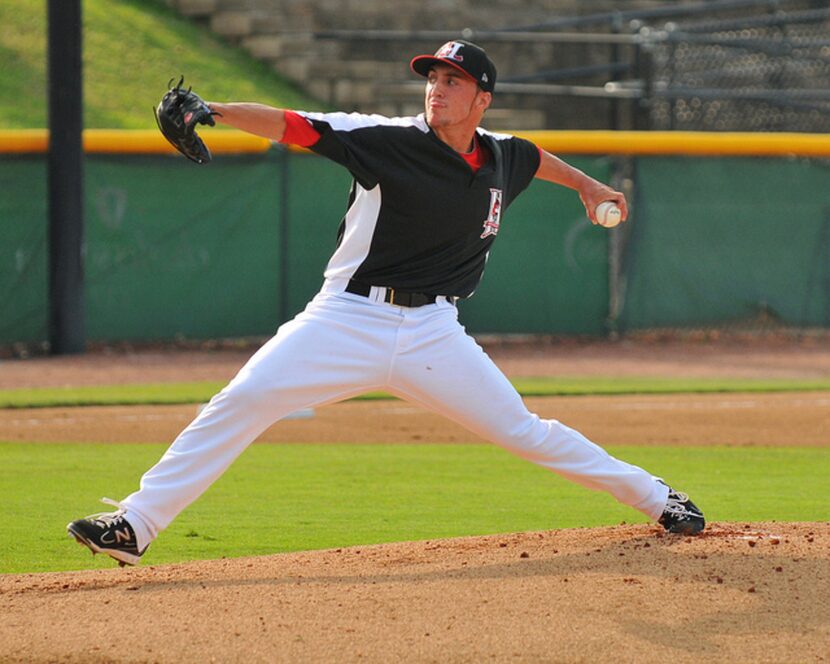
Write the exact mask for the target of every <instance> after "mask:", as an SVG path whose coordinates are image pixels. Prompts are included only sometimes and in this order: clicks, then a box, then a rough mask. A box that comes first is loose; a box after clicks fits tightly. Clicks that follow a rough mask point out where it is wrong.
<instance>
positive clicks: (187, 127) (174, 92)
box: [153, 76, 216, 164]
mask: <svg viewBox="0 0 830 664" xmlns="http://www.w3.org/2000/svg"><path fill="white" fill-rule="evenodd" d="M173 80H174V79H172V78H171V79H170V82H169V83H168V84H167V86H168V87H170V86H172V84H173ZM182 83H184V76H182V77H181V78H180V79H179V82H178V83H176V86H175V87H170V89H169V90H168V91H167V93H166V94H165V95H164V97H162V100H161V103H160V104H159V105H158V107H157V108H155V109H153V111H154V113H155V116H156V124H158V126H159V131H161V133H162V134H163V135H164V137H165V138H166V139H167V140H168V141H170V145H172V146H173V147H174V148H176V149H177V150H178V151H179V152H181V153H182V154H183V155H184V156H185V157H187V158H188V159H190V160H191V161H195V162H196V163H197V164H206V163H207V162H209V161H210V158H211V157H210V150H208V147H207V145H205V144H204V142H203V141H202V139H201V138H199V135H198V134H197V133H196V125H197V124H206V125H210V126H211V127H212V126H214V125H215V124H216V122H215V121H214V120H213V116H214V115H215V114H214V113H213V112H212V111H211V110H210V108H208V105H207V104H206V103H205V102H204V101H202V99H201V97H199V95H197V94H196V93H195V92H193V90H192V89H191V88H187V90H185V89H184V88H183V87H182Z"/></svg>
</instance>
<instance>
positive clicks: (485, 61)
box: [409, 39, 496, 92]
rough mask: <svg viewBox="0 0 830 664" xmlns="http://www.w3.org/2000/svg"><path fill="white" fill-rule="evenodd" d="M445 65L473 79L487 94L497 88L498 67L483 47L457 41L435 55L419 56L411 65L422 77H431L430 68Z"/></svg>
mask: <svg viewBox="0 0 830 664" xmlns="http://www.w3.org/2000/svg"><path fill="white" fill-rule="evenodd" d="M435 64H445V65H450V66H451V67H455V68H456V69H458V70H460V71H462V72H464V73H465V74H467V76H469V77H470V78H472V79H473V80H474V81H475V82H476V83H478V86H479V87H480V88H481V89H482V90H484V91H485V92H492V91H493V89H494V88H495V87H496V65H494V64H493V61H492V60H491V59H490V58H489V57H487V53H485V52H484V49H483V48H481V46H476V45H475V44H473V43H472V42H468V41H464V40H463V39H456V40H454V41H449V42H447V43H446V44H444V45H443V46H442V47H441V48H439V49H438V50H437V51H435V55H417V56H415V57H414V58H412V62H410V63H409V66H410V68H411V69H412V71H414V72H415V73H416V74H420V75H421V76H427V75H429V70H430V67H432V66H433V65H435Z"/></svg>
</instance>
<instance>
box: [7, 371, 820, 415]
mask: <svg viewBox="0 0 830 664" xmlns="http://www.w3.org/2000/svg"><path fill="white" fill-rule="evenodd" d="M514 384H515V386H516V389H517V390H518V391H519V392H520V393H521V394H522V395H523V396H568V395H570V396H574V395H600V394H607V395H620V394H682V393H718V392H791V391H816V390H830V380H738V379H727V378H719V379H708V378H706V379H704V378H696V379H686V378H684V379H674V378H603V377H590V376H586V377H580V378H567V377H554V378H552V377H548V378H520V379H517V380H516V381H514ZM223 386H224V383H221V382H197V383H163V384H147V385H107V386H88V387H56V388H28V389H16V390H0V408H43V407H57V406H61V407H68V406H115V405H152V404H177V403H182V404H184V403H203V402H206V401H208V400H209V399H210V397H211V396H213V395H214V394H216V393H217V392H218V391H219V390H220V389H222V387H223ZM361 398H364V399H388V398H390V397H389V395H388V394H385V393H382V392H371V393H369V394H367V395H365V396H363V397H361Z"/></svg>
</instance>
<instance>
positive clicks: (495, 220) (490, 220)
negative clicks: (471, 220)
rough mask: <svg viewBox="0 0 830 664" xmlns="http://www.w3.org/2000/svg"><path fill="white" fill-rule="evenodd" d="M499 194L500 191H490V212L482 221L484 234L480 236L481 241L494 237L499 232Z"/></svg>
mask: <svg viewBox="0 0 830 664" xmlns="http://www.w3.org/2000/svg"><path fill="white" fill-rule="evenodd" d="M501 194H502V192H501V189H491V190H490V212H489V213H488V214H487V219H486V220H485V221H484V232H483V233H482V234H481V239H482V240H483V239H484V238H486V237H488V236H490V235H496V234H497V233H498V232H499V223H500V221H501Z"/></svg>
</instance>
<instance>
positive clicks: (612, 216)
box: [596, 201, 622, 228]
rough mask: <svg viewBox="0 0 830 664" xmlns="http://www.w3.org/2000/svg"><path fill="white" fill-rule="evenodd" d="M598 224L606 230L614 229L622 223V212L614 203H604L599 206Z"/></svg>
mask: <svg viewBox="0 0 830 664" xmlns="http://www.w3.org/2000/svg"><path fill="white" fill-rule="evenodd" d="M596 214H597V223H598V224H599V225H600V226H604V227H605V228H614V226H616V225H617V224H619V223H620V221H622V212H620V208H618V207H617V204H616V203H614V202H613V201H603V202H602V203H600V204H599V205H597V212H596Z"/></svg>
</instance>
